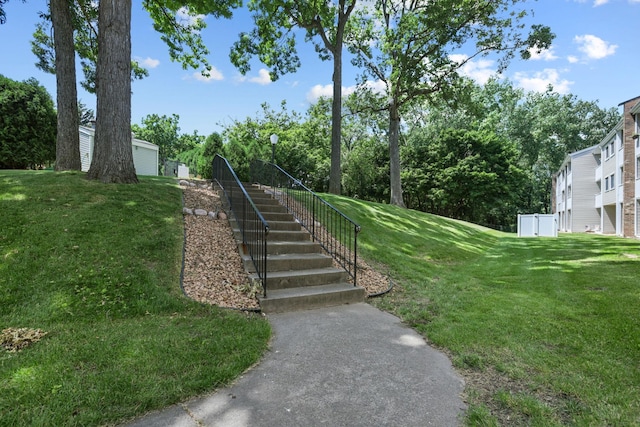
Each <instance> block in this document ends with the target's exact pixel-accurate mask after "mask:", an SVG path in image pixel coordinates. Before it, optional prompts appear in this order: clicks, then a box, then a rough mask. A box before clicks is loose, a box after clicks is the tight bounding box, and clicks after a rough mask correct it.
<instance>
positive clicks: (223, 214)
mask: <svg viewBox="0 0 640 427" xmlns="http://www.w3.org/2000/svg"><path fill="white" fill-rule="evenodd" d="M218 219H227V214H226V213H224V212H222V211H220V212H218Z"/></svg>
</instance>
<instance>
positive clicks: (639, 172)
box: [636, 156, 640, 179]
mask: <svg viewBox="0 0 640 427" xmlns="http://www.w3.org/2000/svg"><path fill="white" fill-rule="evenodd" d="M636 179H640V156H639V157H636Z"/></svg>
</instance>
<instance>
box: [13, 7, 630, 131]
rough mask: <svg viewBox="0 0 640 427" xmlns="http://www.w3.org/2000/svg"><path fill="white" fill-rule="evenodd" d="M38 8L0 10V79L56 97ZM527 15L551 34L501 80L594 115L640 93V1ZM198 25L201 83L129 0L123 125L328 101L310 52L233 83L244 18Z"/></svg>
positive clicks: (196, 125) (325, 67) (211, 123)
mask: <svg viewBox="0 0 640 427" xmlns="http://www.w3.org/2000/svg"><path fill="white" fill-rule="evenodd" d="M44 5H45V2H42V1H35V0H28V1H27V3H22V2H21V1H19V0H11V1H10V2H8V3H7V4H5V12H6V14H7V23H6V24H4V25H0V74H2V75H4V76H6V77H9V78H11V79H14V80H25V79H27V78H30V77H34V78H36V79H37V80H38V81H39V82H40V83H41V84H42V85H43V86H45V87H46V88H47V90H48V91H49V93H51V95H52V96H55V77H54V76H52V75H48V74H45V73H43V72H42V71H40V70H38V69H37V68H36V67H35V65H34V64H35V62H36V59H35V56H34V55H33V54H32V53H31V46H30V41H31V39H32V34H33V31H34V29H35V24H36V23H37V22H38V20H39V18H38V11H41V10H43V9H44V7H45V6H44ZM526 7H527V8H529V9H532V10H533V11H534V17H533V19H532V22H535V23H540V24H544V25H548V26H550V27H551V29H552V31H553V32H554V33H555V34H556V39H555V41H554V44H553V47H552V48H551V49H550V50H549V51H547V52H544V53H543V54H542V55H540V56H539V57H537V58H535V59H532V60H529V61H521V60H515V61H513V62H512V63H511V65H510V66H509V68H508V69H507V70H506V72H505V73H504V74H503V76H504V77H505V78H508V79H509V80H510V81H512V82H513V83H514V84H515V85H516V86H519V87H522V88H524V89H526V90H528V91H544V90H545V89H546V87H547V85H548V84H552V85H553V86H554V88H555V90H556V91H557V92H559V93H562V94H565V93H571V94H574V95H576V96H577V97H578V98H580V99H582V100H585V101H596V100H597V101H598V102H599V105H600V106H601V107H602V108H611V107H616V108H617V106H618V104H619V103H621V102H623V101H625V100H627V99H630V98H633V97H636V96H638V95H640V78H639V72H640V43H639V40H640V39H639V37H638V34H640V32H639V30H640V0H538V1H528V2H527V4H526ZM206 21H207V28H206V29H205V30H204V31H203V33H202V35H203V39H204V41H205V43H206V45H207V46H208V48H209V50H210V51H211V55H210V57H209V60H210V63H211V64H212V65H213V66H214V67H215V69H214V70H213V72H212V74H211V78H209V79H203V78H202V77H201V75H200V73H199V72H198V71H195V70H183V69H182V67H181V66H180V65H179V64H176V63H173V62H171V61H170V59H169V55H168V50H167V48H166V46H165V45H164V43H163V42H162V41H161V40H160V37H159V35H158V34H157V33H156V32H155V31H154V30H153V27H152V23H151V20H150V19H149V17H148V14H147V13H146V12H145V11H144V10H143V9H142V6H141V2H140V1H136V0H133V19H132V54H133V56H134V57H135V58H136V59H137V60H139V61H140V62H141V63H142V64H143V65H144V66H146V67H147V68H148V70H149V77H147V78H145V79H144V80H138V81H135V82H134V83H133V96H132V118H131V121H132V123H137V124H140V123H141V120H142V118H143V117H145V116H146V115H149V114H159V115H171V114H178V115H179V116H180V128H181V132H182V133H192V132H193V131H195V130H197V131H198V133H199V134H201V135H208V134H210V133H212V132H214V131H218V132H219V131H221V130H222V128H223V127H224V126H226V125H229V124H231V123H233V121H234V120H243V119H244V118H245V117H247V116H255V115H256V113H258V112H259V111H260V110H261V108H260V105H261V104H262V103H263V102H267V103H269V104H270V105H271V106H272V107H274V108H277V107H278V106H279V105H280V102H281V101H282V100H286V101H287V105H288V107H289V108H290V109H293V110H298V111H306V109H307V108H308V107H309V105H310V103H311V102H314V100H315V99H317V97H318V96H320V95H330V94H331V74H332V66H331V63H330V62H322V61H321V60H320V59H319V58H318V57H317V56H316V54H315V52H314V51H313V48H312V47H311V46H303V45H300V46H299V48H300V57H301V60H302V67H301V68H300V69H299V71H298V72H297V73H295V74H291V75H285V76H283V77H281V78H280V79H279V80H278V81H276V82H271V81H270V80H269V79H268V74H267V72H266V70H264V69H263V66H262V65H261V64H260V63H258V62H256V63H255V64H254V65H253V67H252V70H251V71H250V72H249V73H248V74H247V75H246V76H241V75H240V73H238V71H237V70H236V69H235V68H234V67H233V65H232V64H231V63H230V61H229V48H230V47H231V45H232V43H233V42H234V41H235V40H236V38H237V35H238V33H239V32H241V31H249V30H250V29H251V21H250V18H249V15H248V13H247V12H246V11H243V10H239V11H236V12H235V14H234V18H232V19H231V20H223V19H220V20H216V19H213V18H211V17H209V18H207V19H206ZM456 54H458V55H464V54H465V52H456ZM344 65H345V70H344V77H343V84H344V91H349V90H351V89H352V88H353V86H354V85H355V82H356V77H357V74H358V70H356V69H354V67H352V66H351V64H350V63H349V62H348V61H346V60H345V62H344ZM495 68H496V64H495V63H493V62H491V61H490V60H483V59H479V60H477V61H475V62H473V63H471V64H468V66H467V67H466V68H465V70H464V72H465V73H466V74H467V75H469V76H470V77H472V78H474V79H475V80H476V81H478V82H483V81H486V79H487V78H488V77H489V76H491V75H492V74H494V71H495ZM79 97H80V99H81V100H82V102H83V103H85V104H86V105H87V106H88V107H89V108H95V97H94V96H93V95H91V94H88V93H86V92H84V91H82V89H81V88H80V87H79Z"/></svg>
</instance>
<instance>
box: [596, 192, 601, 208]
mask: <svg viewBox="0 0 640 427" xmlns="http://www.w3.org/2000/svg"><path fill="white" fill-rule="evenodd" d="M595 208H596V209H598V208H602V194H596V201H595Z"/></svg>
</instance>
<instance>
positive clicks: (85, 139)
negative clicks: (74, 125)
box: [80, 127, 93, 172]
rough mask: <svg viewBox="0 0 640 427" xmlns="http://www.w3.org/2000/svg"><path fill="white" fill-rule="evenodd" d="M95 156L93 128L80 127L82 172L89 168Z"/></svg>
mask: <svg viewBox="0 0 640 427" xmlns="http://www.w3.org/2000/svg"><path fill="white" fill-rule="evenodd" d="M92 158H93V129H88V128H83V127H80V161H81V162H82V172H86V171H88V170H89V166H91V159H92Z"/></svg>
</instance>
